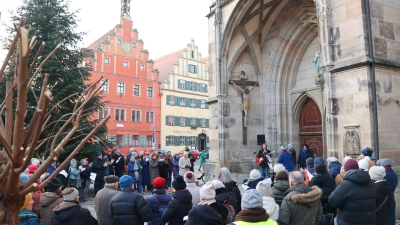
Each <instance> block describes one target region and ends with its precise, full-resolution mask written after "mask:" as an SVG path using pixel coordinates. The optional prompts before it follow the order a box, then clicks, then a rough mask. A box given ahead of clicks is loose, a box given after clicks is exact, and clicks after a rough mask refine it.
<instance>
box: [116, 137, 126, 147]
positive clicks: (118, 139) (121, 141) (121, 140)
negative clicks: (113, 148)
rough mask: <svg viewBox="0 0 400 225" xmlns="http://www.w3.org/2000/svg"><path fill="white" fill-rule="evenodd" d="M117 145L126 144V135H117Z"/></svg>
mask: <svg viewBox="0 0 400 225" xmlns="http://www.w3.org/2000/svg"><path fill="white" fill-rule="evenodd" d="M115 139H116V140H115V141H116V142H115V145H117V146H124V142H123V141H124V136H123V135H117V136H116V137H115Z"/></svg>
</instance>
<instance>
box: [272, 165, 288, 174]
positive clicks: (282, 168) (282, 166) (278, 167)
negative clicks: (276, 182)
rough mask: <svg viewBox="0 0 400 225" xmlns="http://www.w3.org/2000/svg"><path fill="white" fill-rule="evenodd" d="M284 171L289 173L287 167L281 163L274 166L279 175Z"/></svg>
mask: <svg viewBox="0 0 400 225" xmlns="http://www.w3.org/2000/svg"><path fill="white" fill-rule="evenodd" d="M283 171H287V170H286V168H285V166H284V165H283V164H281V163H276V164H275V165H274V172H275V173H279V172H283Z"/></svg>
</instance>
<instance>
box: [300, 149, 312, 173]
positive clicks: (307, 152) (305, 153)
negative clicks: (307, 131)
mask: <svg viewBox="0 0 400 225" xmlns="http://www.w3.org/2000/svg"><path fill="white" fill-rule="evenodd" d="M308 158H314V156H313V153H312V152H311V150H310V149H309V148H308V144H304V145H303V149H302V150H301V151H300V153H299V158H298V159H297V166H298V167H299V168H303V169H305V168H306V167H307V164H306V160H307V159H308Z"/></svg>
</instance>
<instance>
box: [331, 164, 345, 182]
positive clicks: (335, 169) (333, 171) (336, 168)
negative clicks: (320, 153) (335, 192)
mask: <svg viewBox="0 0 400 225" xmlns="http://www.w3.org/2000/svg"><path fill="white" fill-rule="evenodd" d="M340 168H342V164H341V163H340V162H331V163H329V166H328V171H329V174H330V175H331V176H332V178H333V179H336V176H337V175H338V174H339V173H340Z"/></svg>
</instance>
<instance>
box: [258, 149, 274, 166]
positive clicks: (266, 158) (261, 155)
mask: <svg viewBox="0 0 400 225" xmlns="http://www.w3.org/2000/svg"><path fill="white" fill-rule="evenodd" d="M263 153H264V149H261V150H260V151H258V154H257V157H263V159H264V160H263V161H262V163H261V164H260V166H262V167H267V168H269V163H270V162H268V157H267V156H265V155H263ZM270 153H271V151H270V150H268V149H267V155H268V154H270ZM270 156H271V155H270Z"/></svg>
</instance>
